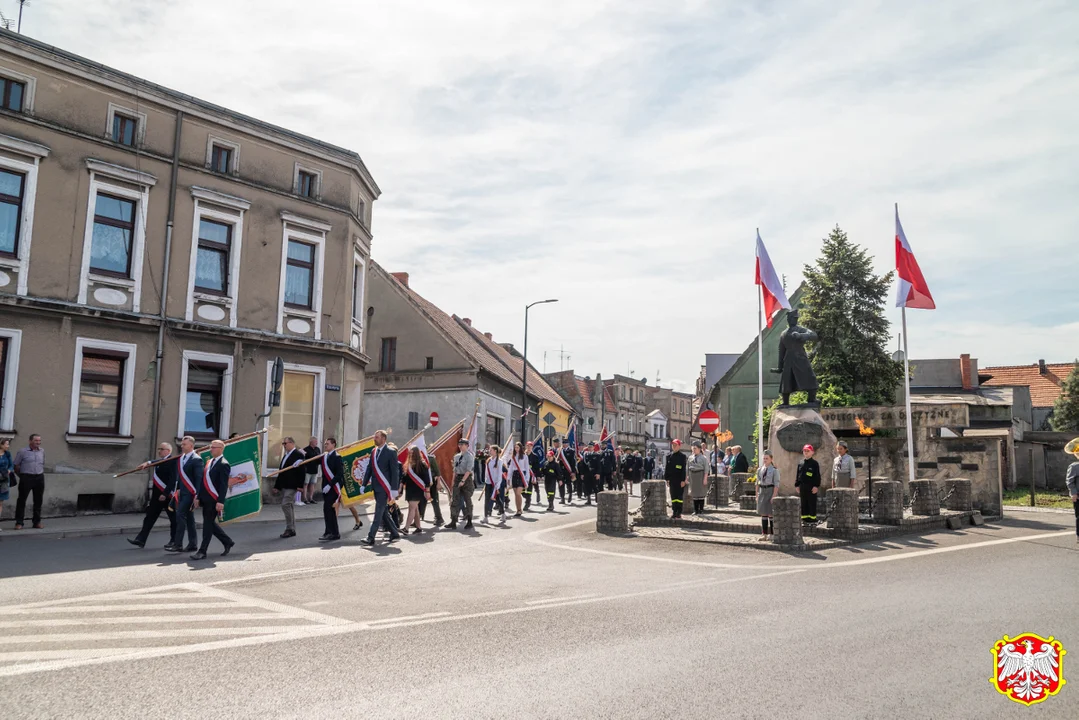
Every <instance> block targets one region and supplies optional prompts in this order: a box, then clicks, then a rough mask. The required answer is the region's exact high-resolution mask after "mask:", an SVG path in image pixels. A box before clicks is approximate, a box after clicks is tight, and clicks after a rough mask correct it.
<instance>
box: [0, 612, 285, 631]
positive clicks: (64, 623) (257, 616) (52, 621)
mask: <svg viewBox="0 0 1079 720" xmlns="http://www.w3.org/2000/svg"><path fill="white" fill-rule="evenodd" d="M275 618H276V619H280V618H281V615H280V614H279V613H222V614H218V615H157V616H146V615H140V616H134V617H131V616H125V617H87V618H47V619H43V620H2V621H0V629H10V628H22V627H93V626H95V625H150V624H154V623H161V624H170V625H174V624H177V623H190V622H220V621H232V620H273V619H275Z"/></svg>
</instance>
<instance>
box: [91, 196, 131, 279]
mask: <svg viewBox="0 0 1079 720" xmlns="http://www.w3.org/2000/svg"><path fill="white" fill-rule="evenodd" d="M134 234H135V203H134V201H132V200H125V199H123V198H119V197H115V196H113V195H106V194H105V193H98V195H97V198H96V201H95V203H94V231H93V239H92V240H91V244H90V270H91V271H93V272H96V273H100V274H102V275H112V276H114V277H124V278H126V277H130V276H131V242H132V238H133V237H134Z"/></svg>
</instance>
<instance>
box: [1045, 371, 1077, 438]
mask: <svg viewBox="0 0 1079 720" xmlns="http://www.w3.org/2000/svg"><path fill="white" fill-rule="evenodd" d="M1049 423H1050V424H1051V425H1052V426H1053V429H1054V430H1056V431H1057V432H1077V431H1079V360H1076V361H1075V367H1073V368H1072V371H1071V372H1070V373H1068V377H1066V378H1065V379H1064V383H1063V384H1062V385H1061V386H1060V397H1058V398H1057V401H1056V402H1055V403H1053V415H1052V417H1050V418H1049Z"/></svg>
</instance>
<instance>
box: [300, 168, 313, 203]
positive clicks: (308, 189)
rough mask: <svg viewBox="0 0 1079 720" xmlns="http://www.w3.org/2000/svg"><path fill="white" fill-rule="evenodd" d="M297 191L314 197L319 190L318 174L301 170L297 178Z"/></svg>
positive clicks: (305, 195)
mask: <svg viewBox="0 0 1079 720" xmlns="http://www.w3.org/2000/svg"><path fill="white" fill-rule="evenodd" d="M296 192H297V193H298V194H300V195H303V196H304V197H309V198H313V197H315V194H316V193H317V192H318V176H317V175H315V174H314V173H309V172H306V171H304V170H300V171H299V174H298V175H297V180H296Z"/></svg>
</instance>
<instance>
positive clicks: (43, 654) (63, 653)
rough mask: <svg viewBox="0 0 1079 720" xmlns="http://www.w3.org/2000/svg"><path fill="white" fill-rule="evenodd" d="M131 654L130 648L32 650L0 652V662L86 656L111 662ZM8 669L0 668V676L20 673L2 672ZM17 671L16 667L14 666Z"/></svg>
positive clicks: (66, 658)
mask: <svg viewBox="0 0 1079 720" xmlns="http://www.w3.org/2000/svg"><path fill="white" fill-rule="evenodd" d="M130 652H131V648H92V649H86V650H33V651H27V652H0V662H20V661H22V662H25V661H27V660H38V661H40V660H68V659H70V658H81V657H84V656H86V655H94V656H95V657H94V658H92V659H93V660H111V659H112V658H113V657H116V656H121V655H124V654H127V653H130ZM7 669H8V668H6V667H5V668H0V676H3V675H8V674H12V675H19V674H21V673H7V672H4V671H5V670H7ZM16 669H17V666H16Z"/></svg>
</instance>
